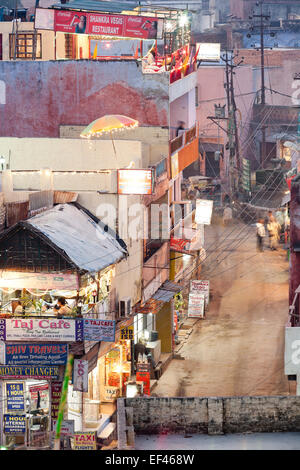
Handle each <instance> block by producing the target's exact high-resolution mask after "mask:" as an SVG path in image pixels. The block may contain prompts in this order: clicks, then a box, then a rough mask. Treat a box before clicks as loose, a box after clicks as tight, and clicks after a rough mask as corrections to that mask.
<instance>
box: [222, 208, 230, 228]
mask: <svg viewBox="0 0 300 470" xmlns="http://www.w3.org/2000/svg"><path fill="white" fill-rule="evenodd" d="M231 223H232V209H231V207H230V205H229V204H227V205H226V207H225V209H224V212H223V225H224V227H226V226H227V225H230V224H231Z"/></svg>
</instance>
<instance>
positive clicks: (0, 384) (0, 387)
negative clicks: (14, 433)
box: [0, 380, 4, 446]
mask: <svg viewBox="0 0 300 470" xmlns="http://www.w3.org/2000/svg"><path fill="white" fill-rule="evenodd" d="M3 408H4V407H3V381H2V380H0V445H1V446H3Z"/></svg>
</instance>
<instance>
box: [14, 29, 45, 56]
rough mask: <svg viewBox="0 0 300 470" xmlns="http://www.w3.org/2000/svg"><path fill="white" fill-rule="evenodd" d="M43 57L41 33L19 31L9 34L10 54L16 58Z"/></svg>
mask: <svg viewBox="0 0 300 470" xmlns="http://www.w3.org/2000/svg"><path fill="white" fill-rule="evenodd" d="M14 54H16V56H15V58H16V59H41V58H42V40H41V34H37V33H36V34H35V33H17V34H10V35H9V56H10V58H11V59H14Z"/></svg>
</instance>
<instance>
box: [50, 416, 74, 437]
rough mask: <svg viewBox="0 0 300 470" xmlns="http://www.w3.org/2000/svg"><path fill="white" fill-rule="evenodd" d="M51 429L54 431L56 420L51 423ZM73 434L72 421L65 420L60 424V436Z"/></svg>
mask: <svg viewBox="0 0 300 470" xmlns="http://www.w3.org/2000/svg"><path fill="white" fill-rule="evenodd" d="M52 429H53V431H55V430H56V420H53V421H52ZM73 434H74V419H65V420H64V421H62V423H61V429H60V435H61V436H72V435H73Z"/></svg>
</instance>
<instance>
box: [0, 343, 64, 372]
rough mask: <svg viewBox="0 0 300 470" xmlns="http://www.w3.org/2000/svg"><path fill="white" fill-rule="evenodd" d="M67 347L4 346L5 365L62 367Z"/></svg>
mask: <svg viewBox="0 0 300 470" xmlns="http://www.w3.org/2000/svg"><path fill="white" fill-rule="evenodd" d="M67 356H68V345H67V344H53V343H46V344H45V343H43V344H38V343H29V344H28V343H27V344H26V343H19V344H7V343H6V344H5V358H4V362H3V364H6V365H13V366H19V365H23V366H25V365H30V366H31V365H32V366H34V365H38V366H46V365H52V366H54V365H63V364H66V362H67Z"/></svg>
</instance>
